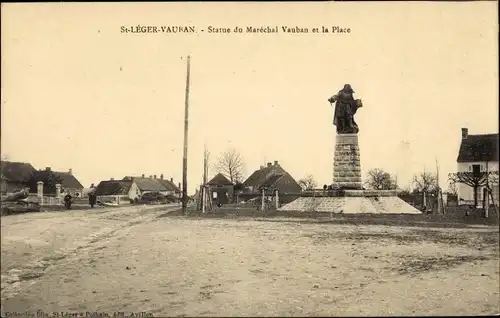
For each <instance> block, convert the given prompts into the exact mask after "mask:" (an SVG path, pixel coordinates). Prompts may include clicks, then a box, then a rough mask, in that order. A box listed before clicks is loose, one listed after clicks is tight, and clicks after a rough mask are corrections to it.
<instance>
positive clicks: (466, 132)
mask: <svg viewBox="0 0 500 318" xmlns="http://www.w3.org/2000/svg"><path fill="white" fill-rule="evenodd" d="M468 135H469V129H467V128H462V139H467V136H468Z"/></svg>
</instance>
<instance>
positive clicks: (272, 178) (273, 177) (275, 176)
mask: <svg viewBox="0 0 500 318" xmlns="http://www.w3.org/2000/svg"><path fill="white" fill-rule="evenodd" d="M284 175H285V174H284V173H277V174H272V175H270V176H268V177H267V178H266V180H265V181H264V182H262V183H261V184H260V186H259V188H272V186H273V185H274V184H275V183H276V182H278V180H279V179H281V178H282V177H283V176H284Z"/></svg>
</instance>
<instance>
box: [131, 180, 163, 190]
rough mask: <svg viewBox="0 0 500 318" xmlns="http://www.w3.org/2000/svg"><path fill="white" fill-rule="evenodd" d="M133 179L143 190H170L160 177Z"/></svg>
mask: <svg viewBox="0 0 500 318" xmlns="http://www.w3.org/2000/svg"><path fill="white" fill-rule="evenodd" d="M133 181H134V182H135V184H136V185H137V187H138V188H139V190H141V191H169V189H168V188H167V187H166V186H165V185H164V184H162V183H161V182H159V181H158V179H150V178H133Z"/></svg>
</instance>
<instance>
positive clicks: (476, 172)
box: [472, 165, 481, 176]
mask: <svg viewBox="0 0 500 318" xmlns="http://www.w3.org/2000/svg"><path fill="white" fill-rule="evenodd" d="M480 173H481V165H472V174H473V175H475V176H477V175H479V174H480Z"/></svg>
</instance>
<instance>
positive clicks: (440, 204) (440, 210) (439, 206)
mask: <svg viewBox="0 0 500 318" xmlns="http://www.w3.org/2000/svg"><path fill="white" fill-rule="evenodd" d="M436 183H437V198H436V199H437V213H438V214H441V213H443V201H442V200H441V186H440V185H439V163H438V160H437V158H436Z"/></svg>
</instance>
